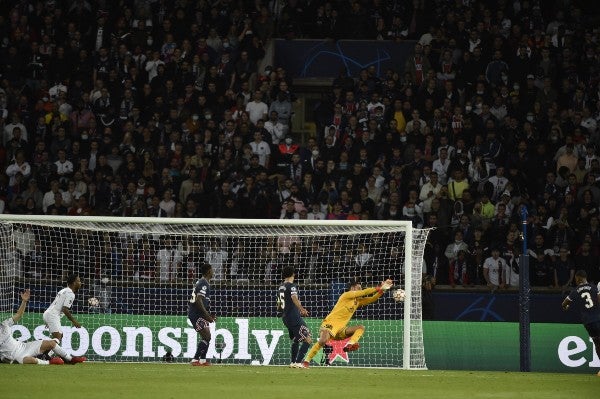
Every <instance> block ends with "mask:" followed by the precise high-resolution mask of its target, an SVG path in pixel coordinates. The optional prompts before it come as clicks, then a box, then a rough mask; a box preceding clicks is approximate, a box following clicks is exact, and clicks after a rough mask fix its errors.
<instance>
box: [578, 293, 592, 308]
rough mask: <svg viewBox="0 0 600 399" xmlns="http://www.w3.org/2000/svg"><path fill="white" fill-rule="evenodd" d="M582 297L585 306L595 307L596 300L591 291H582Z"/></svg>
mask: <svg viewBox="0 0 600 399" xmlns="http://www.w3.org/2000/svg"><path fill="white" fill-rule="evenodd" d="M581 299H583V300H584V301H585V305H584V306H585V307H586V308H587V309H589V308H593V307H594V301H593V300H592V296H591V295H590V293H589V292H582V293H581Z"/></svg>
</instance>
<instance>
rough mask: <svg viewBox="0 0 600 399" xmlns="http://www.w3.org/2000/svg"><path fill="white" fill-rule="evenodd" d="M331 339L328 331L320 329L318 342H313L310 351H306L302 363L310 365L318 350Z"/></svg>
mask: <svg viewBox="0 0 600 399" xmlns="http://www.w3.org/2000/svg"><path fill="white" fill-rule="evenodd" d="M330 339H331V334H330V333H329V331H327V330H325V329H321V331H319V340H318V341H317V342H315V344H314V345H313V346H312V348H310V350H309V351H308V354H307V355H306V358H305V359H304V363H305V364H306V365H308V364H309V363H310V361H311V360H312V359H313V357H315V356H316V355H317V353H319V350H321V348H322V347H324V346H325V344H326V343H327V342H328V341H329V340H330Z"/></svg>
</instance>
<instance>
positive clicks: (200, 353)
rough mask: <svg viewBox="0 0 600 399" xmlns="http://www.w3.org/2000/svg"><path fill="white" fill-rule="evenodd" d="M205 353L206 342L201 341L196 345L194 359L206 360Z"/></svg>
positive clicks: (206, 349) (206, 350)
mask: <svg viewBox="0 0 600 399" xmlns="http://www.w3.org/2000/svg"><path fill="white" fill-rule="evenodd" d="M206 352H208V341H207V340H205V339H203V340H202V341H200V342H199V343H198V348H197V349H196V354H195V355H194V359H198V360H206Z"/></svg>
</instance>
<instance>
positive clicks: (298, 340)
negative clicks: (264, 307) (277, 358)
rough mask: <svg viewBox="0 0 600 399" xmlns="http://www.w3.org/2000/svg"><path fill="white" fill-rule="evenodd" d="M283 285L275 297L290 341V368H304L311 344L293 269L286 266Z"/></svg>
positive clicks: (304, 310)
mask: <svg viewBox="0 0 600 399" xmlns="http://www.w3.org/2000/svg"><path fill="white" fill-rule="evenodd" d="M282 274H283V283H282V284H281V286H280V287H279V292H278V295H277V312H279V313H280V315H281V317H282V319H283V324H285V326H286V327H287V329H288V332H289V334H290V339H291V340H292V362H291V363H290V367H293V368H304V367H303V365H302V359H304V355H306V351H307V350H308V347H309V345H310V344H311V342H312V339H311V337H310V330H309V329H308V327H307V326H306V323H305V322H304V319H302V316H308V311H307V310H306V309H304V306H302V303H300V299H299V298H298V286H297V285H296V284H294V277H295V276H296V275H295V273H294V268H293V267H291V266H286V267H284V268H283V273H282Z"/></svg>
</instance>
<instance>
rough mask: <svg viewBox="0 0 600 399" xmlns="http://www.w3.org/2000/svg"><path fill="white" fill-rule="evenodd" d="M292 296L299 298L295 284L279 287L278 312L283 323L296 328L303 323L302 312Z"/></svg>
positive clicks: (284, 284) (285, 284)
mask: <svg viewBox="0 0 600 399" xmlns="http://www.w3.org/2000/svg"><path fill="white" fill-rule="evenodd" d="M292 296H296V297H297V296H298V286H297V285H296V284H294V283H283V284H282V285H281V286H280V287H279V292H278V295H277V311H278V312H279V313H280V315H281V317H282V318H283V322H284V323H285V324H286V325H288V326H294V325H297V324H301V323H302V317H301V316H300V310H298V308H297V307H296V304H295V303H294V301H292Z"/></svg>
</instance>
